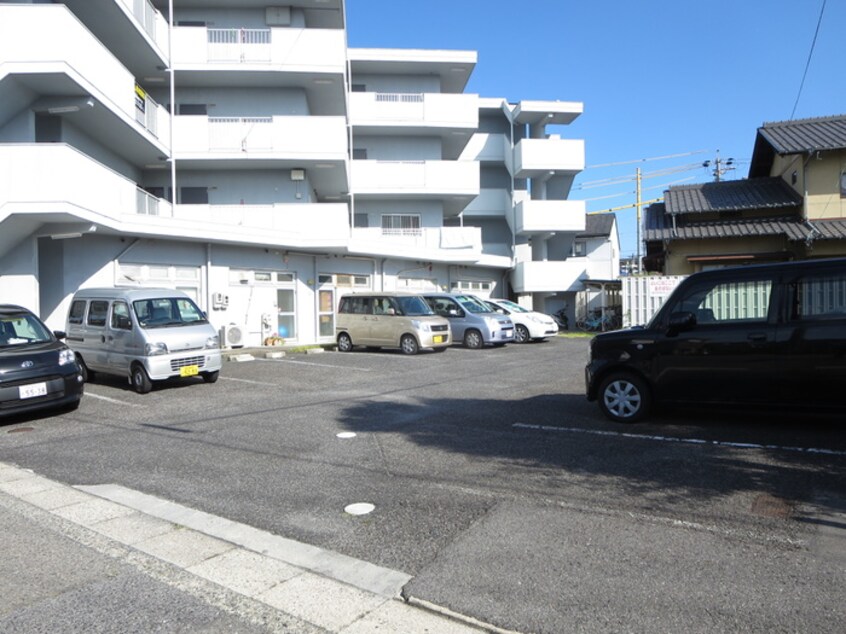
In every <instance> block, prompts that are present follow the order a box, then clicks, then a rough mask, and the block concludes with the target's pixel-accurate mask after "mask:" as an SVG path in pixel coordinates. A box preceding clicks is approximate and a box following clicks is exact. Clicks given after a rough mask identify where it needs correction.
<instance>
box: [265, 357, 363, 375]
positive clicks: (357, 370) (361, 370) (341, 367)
mask: <svg viewBox="0 0 846 634" xmlns="http://www.w3.org/2000/svg"><path fill="white" fill-rule="evenodd" d="M256 361H267V362H269V363H295V364H297V365H313V366H316V367H319V368H338V369H340V370H355V371H356V372H372V371H373V369H372V368H356V367H351V366H348V365H332V364H331V363H311V362H309V361H293V360H291V359H256Z"/></svg>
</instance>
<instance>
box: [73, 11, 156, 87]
mask: <svg viewBox="0 0 846 634" xmlns="http://www.w3.org/2000/svg"><path fill="white" fill-rule="evenodd" d="M63 4H65V5H67V7H68V8H69V9H70V10H71V11H73V13H74V15H75V16H76V17H77V18H79V20H80V21H81V22H82V23H83V24H85V26H86V27H87V28H88V29H90V30H91V32H92V33H93V34H94V36H95V37H96V38H97V39H98V40H100V41H101V42H102V43H103V44H104V45H105V46H106V48H108V49H109V50H110V51H111V52H112V53H113V54H114V55H115V56H116V57H117V58H119V59H120V60H121V62H122V63H123V64H124V65H125V66H126V67H127V68H128V69H129V70H130V71H131V72H132V73H133V74H134V75H135V76H136V77H138V78H143V77H147V76H156V77H158V78H160V79H162V80H163V79H164V75H163V73H162V71H160V70H159V69H160V68H162V67H166V66H168V62H167V50H168V24H167V20H166V19H165V18H164V16H163V15H162V14H161V13H160V12H159V11H157V10H156V8H155V7H154V6H153V3H152V2H151V1H150V0H107V1H100V2H92V1H91V0H63ZM157 81H158V79H157Z"/></svg>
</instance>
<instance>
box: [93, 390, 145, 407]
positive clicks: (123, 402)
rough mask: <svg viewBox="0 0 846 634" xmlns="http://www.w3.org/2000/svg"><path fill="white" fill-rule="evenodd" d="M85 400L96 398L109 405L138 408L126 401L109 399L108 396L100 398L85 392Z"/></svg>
mask: <svg viewBox="0 0 846 634" xmlns="http://www.w3.org/2000/svg"><path fill="white" fill-rule="evenodd" d="M85 398H98V399H100V400H101V401H107V402H109V403H115V404H116V405H128V406H129V407H140V405H138V403H127V402H126V401H119V400H118V399H116V398H110V397H108V396H101V395H100V394H94V393H93V392H89V391H88V390H85Z"/></svg>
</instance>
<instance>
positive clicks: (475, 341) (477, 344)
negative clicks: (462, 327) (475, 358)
mask: <svg viewBox="0 0 846 634" xmlns="http://www.w3.org/2000/svg"><path fill="white" fill-rule="evenodd" d="M464 345H465V346H467V347H468V348H471V349H472V350H478V349H479V348H481V347H482V346H483V345H485V340H484V339H482V333H481V332H479V331H478V330H472V329H471V330H468V331H467V332H465V333H464Z"/></svg>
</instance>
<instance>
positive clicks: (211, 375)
mask: <svg viewBox="0 0 846 634" xmlns="http://www.w3.org/2000/svg"><path fill="white" fill-rule="evenodd" d="M201 374H202V377H203V381H205V382H206V383H217V379H218V377H219V376H220V371H219V370H215V371H214V372H202V373H201Z"/></svg>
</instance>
